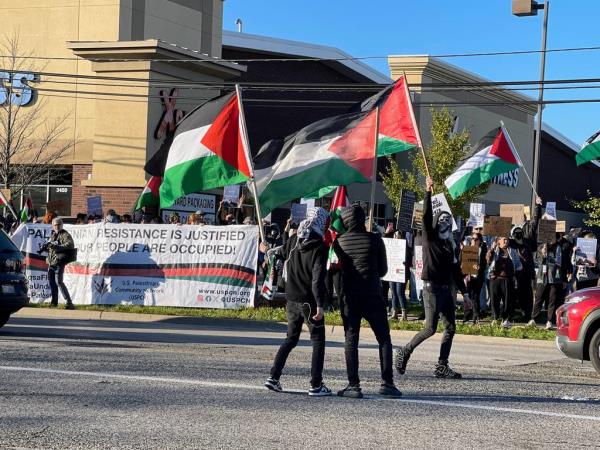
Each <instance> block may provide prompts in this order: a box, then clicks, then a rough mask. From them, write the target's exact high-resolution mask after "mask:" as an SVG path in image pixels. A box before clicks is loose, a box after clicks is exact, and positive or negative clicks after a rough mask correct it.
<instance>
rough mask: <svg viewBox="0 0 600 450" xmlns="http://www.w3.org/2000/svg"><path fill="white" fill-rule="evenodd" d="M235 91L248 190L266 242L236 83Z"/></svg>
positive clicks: (238, 89)
mask: <svg viewBox="0 0 600 450" xmlns="http://www.w3.org/2000/svg"><path fill="white" fill-rule="evenodd" d="M235 93H236V95H237V101H238V109H239V111H240V134H241V137H242V146H243V147H244V155H245V156H246V163H247V164H248V170H249V171H250V190H251V191H252V195H253V196H254V207H255V208H256V219H257V220H256V221H257V222H258V232H259V233H260V240H261V241H262V242H264V243H266V242H267V240H266V239H265V230H264V227H263V223H262V214H261V212H260V200H259V198H258V190H257V189H256V179H255V178H254V166H253V165H252V158H251V157H250V154H251V153H250V140H249V139H248V130H247V128H246V117H245V116H244V107H243V106H242V88H241V87H240V85H239V84H237V83H236V85H235Z"/></svg>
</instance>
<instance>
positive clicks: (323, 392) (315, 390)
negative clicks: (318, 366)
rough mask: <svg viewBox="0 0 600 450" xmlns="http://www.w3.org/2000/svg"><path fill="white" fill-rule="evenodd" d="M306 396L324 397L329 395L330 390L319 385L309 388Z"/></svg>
mask: <svg viewBox="0 0 600 450" xmlns="http://www.w3.org/2000/svg"><path fill="white" fill-rule="evenodd" d="M308 395H310V396H311V397H326V396H328V395H331V389H329V388H328V387H327V386H325V385H324V384H323V383H321V386H319V387H311V388H310V389H309V390H308Z"/></svg>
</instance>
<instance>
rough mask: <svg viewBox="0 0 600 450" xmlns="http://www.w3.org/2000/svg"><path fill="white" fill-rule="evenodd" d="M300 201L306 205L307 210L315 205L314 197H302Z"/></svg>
mask: <svg viewBox="0 0 600 450" xmlns="http://www.w3.org/2000/svg"><path fill="white" fill-rule="evenodd" d="M300 203H301V204H304V205H306V208H307V211H308V210H310V209H313V208H314V207H315V199H314V198H301V199H300Z"/></svg>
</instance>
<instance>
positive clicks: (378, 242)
mask: <svg viewBox="0 0 600 450" xmlns="http://www.w3.org/2000/svg"><path fill="white" fill-rule="evenodd" d="M342 221H343V223H344V227H345V228H346V230H347V231H346V232H345V233H344V234H342V235H341V236H339V237H338V238H337V239H336V240H335V241H334V242H333V248H334V251H335V253H336V254H337V257H338V258H339V260H340V264H341V268H342V283H343V289H344V294H345V295H346V296H347V297H348V298H349V299H352V298H365V297H380V296H381V278H382V277H383V276H385V274H386V273H387V270H388V268H387V258H386V254H385V245H384V244H383V240H382V239H381V236H379V235H376V234H374V233H369V232H367V230H366V228H365V213H364V211H363V210H362V208H361V207H360V206H350V207H347V208H344V209H343V210H342Z"/></svg>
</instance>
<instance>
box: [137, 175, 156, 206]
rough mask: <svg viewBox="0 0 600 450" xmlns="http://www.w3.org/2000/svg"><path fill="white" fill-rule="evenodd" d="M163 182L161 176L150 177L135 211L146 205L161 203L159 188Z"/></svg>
mask: <svg viewBox="0 0 600 450" xmlns="http://www.w3.org/2000/svg"><path fill="white" fill-rule="evenodd" d="M161 182H162V178H161V177H155V176H153V177H150V179H149V180H148V183H146V187H145V188H144V190H143V191H142V193H141V194H140V196H139V197H138V200H137V202H136V204H135V208H134V211H138V210H140V209H142V208H144V207H145V206H158V205H159V203H160V198H159V193H158V190H159V188H160V183H161Z"/></svg>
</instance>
